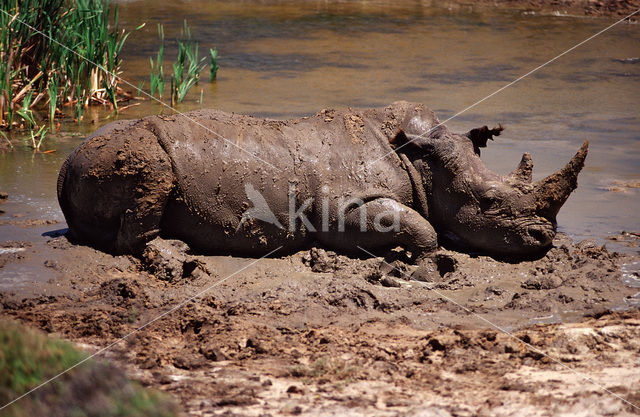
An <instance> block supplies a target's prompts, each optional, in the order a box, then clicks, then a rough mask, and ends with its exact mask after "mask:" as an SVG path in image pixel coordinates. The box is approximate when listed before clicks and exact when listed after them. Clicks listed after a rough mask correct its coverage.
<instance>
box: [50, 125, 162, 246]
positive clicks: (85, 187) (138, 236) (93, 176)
mask: <svg viewBox="0 0 640 417" xmlns="http://www.w3.org/2000/svg"><path fill="white" fill-rule="evenodd" d="M173 178H174V177H173V172H172V168H171V162H170V160H169V157H168V155H167V154H166V152H165V151H164V150H163V149H162V147H161V146H160V144H159V143H158V141H157V139H156V137H155V136H154V135H153V134H152V133H151V132H149V131H148V130H146V129H144V128H142V127H140V126H128V127H127V129H126V130H121V129H113V130H107V131H102V132H101V133H100V134H98V135H95V136H94V137H92V138H90V139H88V140H87V141H85V142H84V143H83V144H82V145H80V146H79V147H78V148H77V150H76V151H75V152H74V153H72V154H71V155H70V156H69V158H68V159H67V161H66V162H65V165H64V167H63V169H62V170H61V174H60V179H59V190H58V193H59V194H58V198H59V200H60V206H61V208H62V211H63V213H64V215H65V218H66V220H67V223H68V225H69V229H70V237H71V238H73V239H75V240H77V241H80V242H84V243H88V244H90V245H93V246H96V247H98V248H101V249H104V250H107V251H110V252H115V253H133V254H136V253H139V252H140V251H142V249H143V248H144V245H145V243H146V242H148V241H149V240H151V239H153V238H154V237H156V236H157V235H158V234H159V232H160V220H161V218H162V215H163V211H164V208H165V205H166V203H167V201H168V199H169V195H170V194H171V190H172V189H173Z"/></svg>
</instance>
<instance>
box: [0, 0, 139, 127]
mask: <svg viewBox="0 0 640 417" xmlns="http://www.w3.org/2000/svg"><path fill="white" fill-rule="evenodd" d="M39 32H40V33H39ZM129 34H130V32H129V33H126V32H125V31H123V30H119V29H118V8H117V6H116V7H111V6H110V4H109V2H108V0H106V1H103V0H0V126H1V127H3V128H5V129H12V128H15V127H16V126H17V127H24V128H27V129H35V128H36V126H37V124H38V121H39V120H40V119H42V117H41V116H40V113H41V112H42V113H44V114H45V117H46V118H48V120H49V121H50V122H53V120H54V119H55V117H56V114H57V113H64V112H63V109H64V108H65V107H68V108H70V109H71V112H72V114H73V117H74V118H75V119H76V120H77V122H78V123H80V122H81V121H82V117H83V113H84V109H85V108H86V107H87V106H88V105H90V104H92V103H97V104H102V105H105V106H109V107H112V108H113V109H114V110H115V111H117V110H118V103H119V102H120V101H122V100H124V99H127V98H128V97H127V96H126V95H125V94H124V92H123V91H122V90H121V89H119V88H118V79H117V78H116V77H114V75H113V74H118V73H119V72H120V65H121V63H122V62H121V59H120V51H121V50H122V47H123V45H124V43H125V41H126V40H127V37H128V36H129ZM45 35H46V36H45ZM63 45H64V46H63ZM65 46H66V48H65ZM27 98H28V99H27ZM38 129H39V127H38Z"/></svg>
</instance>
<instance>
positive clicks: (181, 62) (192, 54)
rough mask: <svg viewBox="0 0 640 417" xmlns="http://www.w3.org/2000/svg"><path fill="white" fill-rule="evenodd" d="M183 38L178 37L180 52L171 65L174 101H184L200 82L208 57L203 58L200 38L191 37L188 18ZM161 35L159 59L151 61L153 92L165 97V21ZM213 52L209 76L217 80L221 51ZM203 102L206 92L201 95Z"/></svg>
mask: <svg viewBox="0 0 640 417" xmlns="http://www.w3.org/2000/svg"><path fill="white" fill-rule="evenodd" d="M181 35H182V37H183V39H178V40H177V43H178V56H177V57H176V60H175V62H174V63H173V64H172V65H171V68H172V70H173V74H171V76H170V77H169V83H170V92H171V105H172V106H174V105H176V103H182V101H183V100H184V98H185V96H186V95H187V93H188V92H189V90H190V89H191V88H192V87H193V86H195V85H197V84H198V81H199V79H200V73H201V72H202V70H204V69H205V67H206V64H205V62H204V61H205V59H206V58H205V57H202V58H200V57H199V52H198V46H199V45H198V42H197V41H195V40H194V39H193V38H192V37H191V30H190V29H189V26H188V25H187V21H186V20H185V21H184V26H183V28H182V33H181ZM158 36H159V38H160V47H159V49H158V53H157V54H156V59H155V61H154V59H153V58H151V57H150V58H149V63H150V64H151V73H150V82H151V95H154V94H155V93H156V91H157V92H158V95H159V96H160V97H161V98H162V93H163V91H164V82H165V80H164V69H163V64H162V61H163V59H164V28H163V26H162V25H158ZM210 52H211V68H210V71H209V79H210V80H211V81H213V80H214V79H215V75H216V73H217V71H218V64H217V57H218V52H217V50H215V49H210ZM200 102H201V103H202V94H201V97H200Z"/></svg>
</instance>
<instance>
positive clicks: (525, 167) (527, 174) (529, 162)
mask: <svg viewBox="0 0 640 417" xmlns="http://www.w3.org/2000/svg"><path fill="white" fill-rule="evenodd" d="M532 175H533V159H531V155H529V153H528V152H527V153H525V154H523V155H522V159H521V160H520V163H519V164H518V167H517V168H516V169H515V171H513V172H512V173H510V174H509V177H511V178H513V179H514V180H517V181H522V182H526V183H531V176H532Z"/></svg>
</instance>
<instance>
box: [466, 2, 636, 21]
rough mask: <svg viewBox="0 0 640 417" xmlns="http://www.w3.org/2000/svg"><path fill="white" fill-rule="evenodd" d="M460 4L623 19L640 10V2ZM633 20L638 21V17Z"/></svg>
mask: <svg viewBox="0 0 640 417" xmlns="http://www.w3.org/2000/svg"><path fill="white" fill-rule="evenodd" d="M459 3H460V4H465V5H471V4H472V5H474V6H478V5H482V6H487V7H497V8H506V9H522V10H527V11H531V12H535V13H539V14H555V15H570V16H611V17H615V16H620V17H623V16H627V15H629V14H631V13H633V12H635V11H636V10H638V9H640V0H621V1H619V0H480V1H474V2H465V1H460V2H459ZM633 19H634V20H635V21H637V20H638V16H637V15H636V16H635V17H633Z"/></svg>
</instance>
